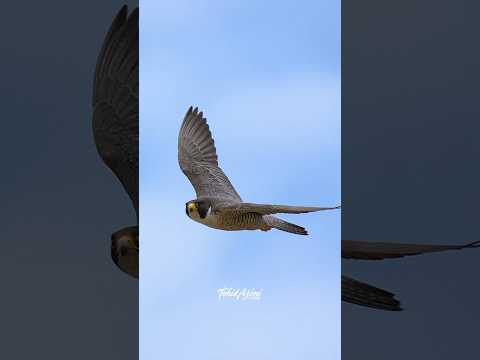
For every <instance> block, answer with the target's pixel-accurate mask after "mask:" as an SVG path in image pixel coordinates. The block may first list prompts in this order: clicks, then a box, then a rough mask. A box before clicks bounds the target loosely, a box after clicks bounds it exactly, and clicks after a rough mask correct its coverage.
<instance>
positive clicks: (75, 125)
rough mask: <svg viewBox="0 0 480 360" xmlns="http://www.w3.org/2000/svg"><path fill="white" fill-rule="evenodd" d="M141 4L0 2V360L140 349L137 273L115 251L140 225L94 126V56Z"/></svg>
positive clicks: (130, 353) (109, 355) (118, 355)
mask: <svg viewBox="0 0 480 360" xmlns="http://www.w3.org/2000/svg"><path fill="white" fill-rule="evenodd" d="M125 3H126V4H127V5H129V8H130V9H133V8H134V7H136V6H138V1H109V0H105V1H82V2H71V1H52V0H46V1H41V2H33V1H31V2H8V3H4V4H2V14H3V17H2V21H1V22H0V33H1V34H2V35H0V36H1V44H2V60H1V64H2V69H3V71H2V81H1V85H0V92H1V99H2V101H1V102H2V135H3V136H2V141H1V142H0V144H1V145H0V146H1V155H0V156H1V160H2V165H3V168H2V169H3V170H2V172H1V177H2V180H1V184H2V187H1V190H0V191H1V194H0V198H1V199H2V206H1V207H0V219H2V220H1V225H2V251H1V252H0V264H1V270H2V271H1V272H0V283H1V284H2V296H1V300H0V303H1V305H2V306H1V310H0V313H1V319H2V321H1V329H2V334H3V335H4V340H5V341H3V342H2V350H1V356H0V357H1V358H2V359H33V358H35V359H36V358H49V359H82V360H84V359H116V360H118V359H126V360H127V359H128V360H132V359H136V358H138V282H137V281H136V280H135V279H131V278H130V277H128V275H125V274H124V273H122V272H120V271H119V270H118V268H117V267H116V266H115V265H114V264H113V262H112V260H111V258H110V235H111V234H112V232H114V231H115V230H117V229H119V228H121V227H123V226H125V225H128V224H132V223H134V222H135V213H134V210H133V208H132V206H131V203H130V200H129V199H128V196H127V195H126V193H125V192H124V190H123V188H122V186H121V184H120V183H119V182H118V180H117V179H116V178H115V176H114V175H113V174H112V173H111V171H110V170H109V169H108V168H107V167H106V166H105V165H104V164H103V163H102V161H101V159H100V157H99V156H98V154H97V150H96V149H95V145H94V142H93V135H92V108H91V98H92V82H93V73H94V69H95V62H96V58H97V55H98V52H99V50H100V47H101V44H102V42H103V39H104V36H105V34H106V32H107V30H108V28H109V26H110V24H111V22H112V20H113V17H114V16H115V14H116V13H117V12H118V10H119V9H120V8H121V6H122V5H124V4H125Z"/></svg>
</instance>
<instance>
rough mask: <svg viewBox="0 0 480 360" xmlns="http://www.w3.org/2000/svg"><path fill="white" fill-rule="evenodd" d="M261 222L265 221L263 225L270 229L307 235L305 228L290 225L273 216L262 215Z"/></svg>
mask: <svg viewBox="0 0 480 360" xmlns="http://www.w3.org/2000/svg"><path fill="white" fill-rule="evenodd" d="M263 220H265V223H266V224H267V225H268V226H270V227H272V228H275V229H278V230H282V231H286V232H289V233H292V234H297V235H308V232H307V230H306V229H305V228H303V227H301V226H298V225H295V224H291V223H289V222H286V221H285V220H282V219H279V218H277V217H275V216H271V215H264V216H263Z"/></svg>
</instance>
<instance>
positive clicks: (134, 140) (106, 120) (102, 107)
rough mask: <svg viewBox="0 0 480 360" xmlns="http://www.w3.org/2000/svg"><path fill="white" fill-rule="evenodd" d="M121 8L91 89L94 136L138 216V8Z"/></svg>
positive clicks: (106, 41) (107, 40)
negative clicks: (129, 12)
mask: <svg viewBox="0 0 480 360" xmlns="http://www.w3.org/2000/svg"><path fill="white" fill-rule="evenodd" d="M127 14H128V8H127V6H123V7H122V9H121V10H120V11H119V12H118V14H117V16H116V17H115V19H114V21H113V23H112V25H111V27H110V30H109V31H108V33H107V35H106V37H105V40H104V42H103V46H102V49H101V51H100V54H99V56H98V60H97V65H96V69H95V77H94V87H93V99H92V103H93V133H94V138H95V144H96V146H97V150H98V152H99V154H100V156H101V157H102V159H103V161H104V162H105V163H106V164H107V165H108V167H109V168H110V169H111V170H112V171H113V172H114V173H115V175H116V176H117V178H118V179H119V180H120V182H121V183H122V185H123V187H124V188H125V190H126V191H127V193H128V195H129V196H130V199H131V201H132V203H133V206H134V207H135V211H136V212H137V216H138V8H136V9H135V10H134V11H132V13H131V14H130V16H127Z"/></svg>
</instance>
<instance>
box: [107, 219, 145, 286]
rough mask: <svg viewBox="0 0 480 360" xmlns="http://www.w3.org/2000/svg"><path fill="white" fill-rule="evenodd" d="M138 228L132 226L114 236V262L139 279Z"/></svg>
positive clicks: (112, 251)
mask: <svg viewBox="0 0 480 360" xmlns="http://www.w3.org/2000/svg"><path fill="white" fill-rule="evenodd" d="M138 251H139V243H138V227H137V226H130V227H126V228H124V229H122V230H119V231H117V232H115V233H113V234H112V249H111V255H112V260H113V261H114V262H115V264H116V265H117V266H118V267H119V268H120V269H121V270H123V271H124V272H126V273H127V274H129V275H131V276H133V277H135V278H137V279H138Z"/></svg>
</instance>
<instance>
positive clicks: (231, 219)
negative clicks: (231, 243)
mask: <svg viewBox="0 0 480 360" xmlns="http://www.w3.org/2000/svg"><path fill="white" fill-rule="evenodd" d="M201 222H202V223H203V224H205V225H207V226H210V227H212V228H215V229H221V230H227V231H236V230H258V229H261V228H264V227H265V226H266V224H265V222H264V221H263V218H262V215H260V214H257V213H241V214H228V215H213V214H210V215H209V216H207V217H206V218H205V219H202V220H201Z"/></svg>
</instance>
